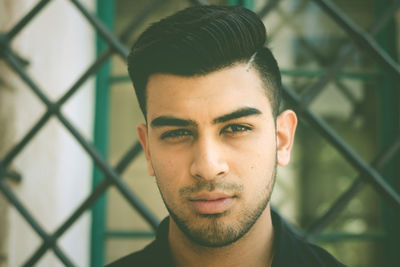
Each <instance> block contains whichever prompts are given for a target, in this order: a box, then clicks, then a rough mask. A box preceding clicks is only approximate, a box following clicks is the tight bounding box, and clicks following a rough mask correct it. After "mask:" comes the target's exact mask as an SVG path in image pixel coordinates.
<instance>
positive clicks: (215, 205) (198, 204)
mask: <svg viewBox="0 0 400 267" xmlns="http://www.w3.org/2000/svg"><path fill="white" fill-rule="evenodd" d="M232 202H233V198H232V197H229V198H221V199H217V200H193V201H192V203H193V205H194V208H195V209H196V211H197V212H199V213H201V214H218V213H222V212H224V211H226V210H227V209H228V208H229V207H230V206H231V205H232Z"/></svg>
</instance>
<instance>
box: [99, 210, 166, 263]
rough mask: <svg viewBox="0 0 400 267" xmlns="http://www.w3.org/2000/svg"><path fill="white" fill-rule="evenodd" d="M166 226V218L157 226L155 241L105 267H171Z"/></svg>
mask: <svg viewBox="0 0 400 267" xmlns="http://www.w3.org/2000/svg"><path fill="white" fill-rule="evenodd" d="M168 225H169V219H168V217H167V218H165V219H164V220H163V221H162V222H161V224H160V225H159V227H158V229H157V235H156V239H155V240H154V241H153V242H151V243H150V244H149V245H148V246H146V247H145V248H144V249H142V250H139V251H136V252H133V253H131V254H129V255H127V256H125V257H123V258H120V259H119V260H117V261H114V262H112V263H110V264H109V265H107V267H131V266H146V267H158V266H163V267H168V266H172V260H171V253H170V249H169V245H168Z"/></svg>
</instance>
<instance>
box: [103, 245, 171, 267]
mask: <svg viewBox="0 0 400 267" xmlns="http://www.w3.org/2000/svg"><path fill="white" fill-rule="evenodd" d="M168 257H169V255H168V252H167V251H163V250H160V249H157V245H156V243H155V242H152V243H151V244H150V245H148V246H147V247H145V248H144V249H142V250H139V251H136V252H133V253H131V254H129V255H127V256H125V257H122V258H120V259H118V260H117V261H114V262H112V263H110V264H109V265H107V266H106V267H131V266H146V267H147V266H149V267H156V266H168V265H166V262H168Z"/></svg>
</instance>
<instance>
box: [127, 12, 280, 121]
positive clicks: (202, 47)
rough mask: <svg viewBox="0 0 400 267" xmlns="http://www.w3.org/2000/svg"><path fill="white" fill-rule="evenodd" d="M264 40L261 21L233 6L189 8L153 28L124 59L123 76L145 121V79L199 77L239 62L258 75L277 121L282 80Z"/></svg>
mask: <svg viewBox="0 0 400 267" xmlns="http://www.w3.org/2000/svg"><path fill="white" fill-rule="evenodd" d="M266 40H267V34H266V30H265V26H264V24H263V22H262V21H261V20H260V18H259V17H258V16H257V15H256V14H255V13H254V12H252V11H250V10H248V9H246V8H243V7H238V6H196V7H189V8H186V9H184V10H181V11H179V12H177V13H175V14H173V15H171V16H169V17H166V18H164V19H162V20H160V21H158V22H156V23H154V24H152V25H151V26H150V27H149V28H147V30H145V31H144V32H143V33H142V34H141V35H140V36H139V38H138V40H137V41H136V43H135V44H134V46H133V47H132V50H131V53H130V55H129V57H128V72H129V75H130V77H131V79H132V82H133V85H134V88H135V92H136V96H137V98H138V101H139V105H140V108H141V110H142V112H143V114H144V117H145V119H147V118H146V86H147V82H148V78H149V77H150V75H152V74H155V73H165V74H176V75H182V76H199V75H206V74H209V73H211V72H213V71H217V70H220V69H222V68H225V67H229V66H233V65H235V64H240V63H242V64H246V63H247V64H250V65H251V66H252V67H254V68H255V69H256V70H257V71H258V74H259V75H260V78H261V80H262V82H263V87H264V89H265V92H266V96H267V97H268V99H269V101H270V103H271V107H272V113H273V116H274V117H276V116H277V114H278V110H279V104H280V94H281V93H280V92H281V75H280V71H279V68H278V64H277V62H276V60H275V58H274V56H273V55H272V53H271V51H270V50H269V49H268V48H267V47H265V43H266ZM188 90H190V88H188ZM243 90H246V89H245V88H243Z"/></svg>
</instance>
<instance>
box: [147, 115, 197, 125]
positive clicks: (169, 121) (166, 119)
mask: <svg viewBox="0 0 400 267" xmlns="http://www.w3.org/2000/svg"><path fill="white" fill-rule="evenodd" d="M150 125H151V127H163V126H194V127H195V126H197V123H196V122H195V121H193V120H185V119H179V118H175V117H171V116H160V117H157V118H155V119H154V120H152V121H151V124H150Z"/></svg>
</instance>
